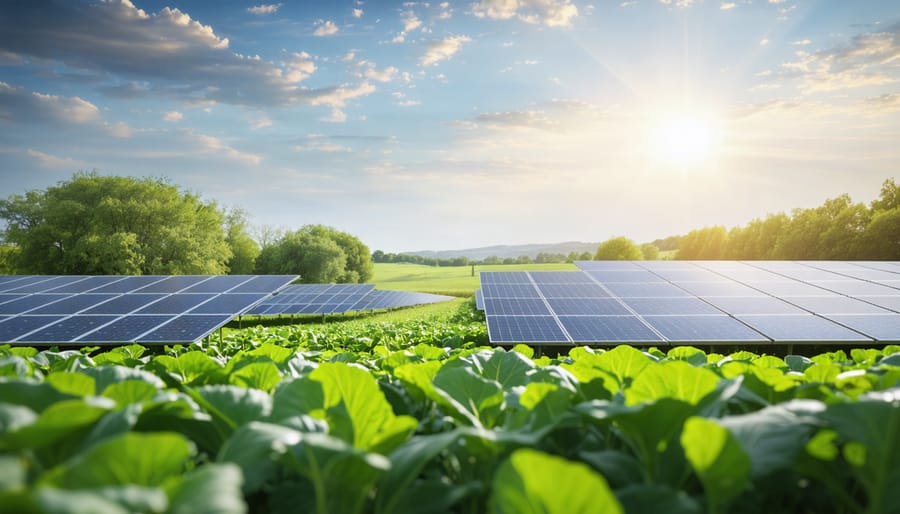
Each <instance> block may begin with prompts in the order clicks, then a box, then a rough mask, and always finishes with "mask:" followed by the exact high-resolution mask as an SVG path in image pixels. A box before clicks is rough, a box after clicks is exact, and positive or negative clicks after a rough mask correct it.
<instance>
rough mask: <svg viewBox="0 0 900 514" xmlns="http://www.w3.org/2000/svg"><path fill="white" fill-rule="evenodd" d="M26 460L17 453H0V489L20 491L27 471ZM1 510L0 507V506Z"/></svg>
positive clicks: (23, 487) (23, 486) (0, 510)
mask: <svg viewBox="0 0 900 514" xmlns="http://www.w3.org/2000/svg"><path fill="white" fill-rule="evenodd" d="M25 466H26V460H25V458H24V457H20V456H18V455H2V454H0V491H21V490H23V489H25V483H26V480H27V475H28V471H27V469H26V467H25ZM0 512H2V507H0Z"/></svg>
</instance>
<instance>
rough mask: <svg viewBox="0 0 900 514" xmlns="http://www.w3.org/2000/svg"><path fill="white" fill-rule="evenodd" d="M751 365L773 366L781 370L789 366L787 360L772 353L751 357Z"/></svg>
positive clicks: (787, 368)
mask: <svg viewBox="0 0 900 514" xmlns="http://www.w3.org/2000/svg"><path fill="white" fill-rule="evenodd" d="M753 365H754V366H757V367H760V368H775V369H780V370H781V371H788V370H789V369H790V367H789V366H788V364H787V362H785V361H784V360H782V359H779V358H778V357H775V356H772V355H763V356H762V357H757V358H756V359H753Z"/></svg>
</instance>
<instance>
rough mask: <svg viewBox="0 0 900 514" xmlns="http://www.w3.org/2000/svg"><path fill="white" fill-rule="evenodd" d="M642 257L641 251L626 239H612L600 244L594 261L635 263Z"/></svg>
mask: <svg viewBox="0 0 900 514" xmlns="http://www.w3.org/2000/svg"><path fill="white" fill-rule="evenodd" d="M641 257H642V254H641V249H640V248H638V246H637V245H636V244H634V241H632V240H631V239H628V238H627V237H622V236H620V237H613V238H611V239H607V240H606V241H604V242H602V243H600V246H598V247H597V254H596V255H594V260H597V261H637V260H640V259H641Z"/></svg>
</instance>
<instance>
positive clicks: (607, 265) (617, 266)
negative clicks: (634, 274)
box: [575, 261, 641, 271]
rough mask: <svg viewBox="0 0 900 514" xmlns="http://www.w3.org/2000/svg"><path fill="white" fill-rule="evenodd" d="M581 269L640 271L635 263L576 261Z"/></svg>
mask: <svg viewBox="0 0 900 514" xmlns="http://www.w3.org/2000/svg"><path fill="white" fill-rule="evenodd" d="M575 265H576V266H578V267H579V268H581V269H583V270H585V271H590V270H639V269H641V268H639V267H638V265H637V264H635V263H634V262H633V261H575Z"/></svg>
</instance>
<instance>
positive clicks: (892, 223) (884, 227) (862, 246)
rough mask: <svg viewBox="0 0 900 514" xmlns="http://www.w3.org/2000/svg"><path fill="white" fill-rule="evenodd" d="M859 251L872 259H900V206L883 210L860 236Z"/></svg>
mask: <svg viewBox="0 0 900 514" xmlns="http://www.w3.org/2000/svg"><path fill="white" fill-rule="evenodd" d="M858 244H859V248H858V250H857V253H858V254H859V255H864V256H865V258H866V259H872V260H889V261H895V260H900V206H898V207H895V208H893V209H889V210H882V211H879V212H877V213H876V214H875V216H873V217H872V221H871V222H869V225H868V226H867V227H866V230H865V231H864V232H863V233H862V235H861V236H860V238H859V243H858Z"/></svg>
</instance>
